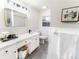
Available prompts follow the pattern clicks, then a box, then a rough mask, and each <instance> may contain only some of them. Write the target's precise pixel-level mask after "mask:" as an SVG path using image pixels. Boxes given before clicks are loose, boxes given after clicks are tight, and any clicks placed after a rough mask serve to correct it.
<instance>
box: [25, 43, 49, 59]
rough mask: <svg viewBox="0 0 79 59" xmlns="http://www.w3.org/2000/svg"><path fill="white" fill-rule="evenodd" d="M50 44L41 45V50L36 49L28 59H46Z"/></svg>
mask: <svg viewBox="0 0 79 59" xmlns="http://www.w3.org/2000/svg"><path fill="white" fill-rule="evenodd" d="M47 48H48V44H44V45H40V48H38V49H36V51H34V52H33V53H32V54H31V55H30V56H28V57H27V58H26V59H46V57H47Z"/></svg>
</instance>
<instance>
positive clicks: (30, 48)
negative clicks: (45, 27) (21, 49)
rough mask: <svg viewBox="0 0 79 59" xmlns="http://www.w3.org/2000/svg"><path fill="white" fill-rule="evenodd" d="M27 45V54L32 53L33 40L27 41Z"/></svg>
mask: <svg viewBox="0 0 79 59" xmlns="http://www.w3.org/2000/svg"><path fill="white" fill-rule="evenodd" d="M29 42H30V43H29V44H28V49H29V54H31V53H32V52H33V40H30V39H29Z"/></svg>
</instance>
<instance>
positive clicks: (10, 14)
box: [4, 8, 28, 27]
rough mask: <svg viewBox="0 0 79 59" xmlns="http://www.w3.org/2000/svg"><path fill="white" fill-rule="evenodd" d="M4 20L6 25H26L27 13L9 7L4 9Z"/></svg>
mask: <svg viewBox="0 0 79 59" xmlns="http://www.w3.org/2000/svg"><path fill="white" fill-rule="evenodd" d="M4 20H5V25H6V26H7V27H26V26H27V25H28V20H27V15H25V14H23V13H20V12H18V11H15V10H11V9H7V8H6V9H4Z"/></svg>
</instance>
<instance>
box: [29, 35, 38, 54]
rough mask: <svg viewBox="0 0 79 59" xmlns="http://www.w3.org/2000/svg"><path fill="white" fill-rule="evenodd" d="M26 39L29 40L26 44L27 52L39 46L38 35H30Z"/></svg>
mask: <svg viewBox="0 0 79 59" xmlns="http://www.w3.org/2000/svg"><path fill="white" fill-rule="evenodd" d="M28 40H29V41H30V43H29V44H28V48H29V54H31V53H32V52H33V51H34V50H35V49H36V48H38V47H39V35H35V36H32V37H31V38H29V39H28Z"/></svg>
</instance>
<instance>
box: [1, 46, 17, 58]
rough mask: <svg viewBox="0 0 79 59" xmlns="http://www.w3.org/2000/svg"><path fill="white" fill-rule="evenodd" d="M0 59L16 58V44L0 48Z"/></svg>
mask: <svg viewBox="0 0 79 59" xmlns="http://www.w3.org/2000/svg"><path fill="white" fill-rule="evenodd" d="M0 59H17V51H16V45H13V46H9V47H6V48H3V49H2V50H0Z"/></svg>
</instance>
